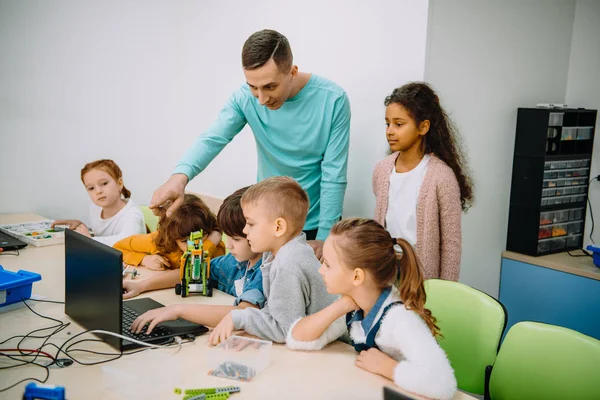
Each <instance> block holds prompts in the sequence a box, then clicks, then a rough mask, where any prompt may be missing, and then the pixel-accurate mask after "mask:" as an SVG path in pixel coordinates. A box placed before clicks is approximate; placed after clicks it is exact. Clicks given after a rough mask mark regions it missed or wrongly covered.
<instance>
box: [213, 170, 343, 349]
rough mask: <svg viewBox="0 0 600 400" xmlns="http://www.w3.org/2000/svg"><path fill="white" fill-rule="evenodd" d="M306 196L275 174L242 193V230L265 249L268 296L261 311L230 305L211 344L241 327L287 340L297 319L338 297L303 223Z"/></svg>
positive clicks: (257, 246)
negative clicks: (323, 274)
mask: <svg viewBox="0 0 600 400" xmlns="http://www.w3.org/2000/svg"><path fill="white" fill-rule="evenodd" d="M308 205H309V202H308V195H307V194H306V192H305V191H304V189H302V188H301V187H300V185H299V184H298V183H297V182H296V181H295V180H293V179H292V178H288V177H282V176H276V177H271V178H267V179H265V180H264V181H262V182H259V183H257V184H256V185H253V186H252V187H250V189H248V190H247V191H246V193H244V196H243V197H242V210H243V212H244V217H245V218H246V227H245V228H244V233H245V234H246V235H247V239H248V241H249V243H250V248H251V249H252V251H253V252H256V253H264V254H263V262H262V266H261V270H262V275H263V292H264V296H265V298H266V299H267V301H266V304H265V306H264V307H263V308H262V309H261V310H259V309H254V308H246V309H244V310H233V311H231V312H230V313H229V314H227V316H225V317H224V318H223V319H222V320H221V322H220V323H219V324H218V325H217V326H216V327H215V329H214V330H213V331H212V333H211V335H210V337H209V342H210V343H211V344H213V345H216V344H219V343H220V342H222V341H224V340H226V339H227V338H228V337H229V336H231V334H232V333H233V331H234V330H237V329H243V330H245V331H246V332H248V333H250V334H251V335H255V336H258V337H260V338H262V339H267V340H272V341H274V342H278V343H285V339H286V335H287V332H288V330H289V328H290V326H291V325H292V324H293V323H294V322H296V320H298V319H300V318H302V317H305V316H307V315H310V314H314V313H316V312H317V311H320V310H322V309H323V308H325V307H327V306H328V305H329V304H331V303H333V301H334V300H335V299H336V298H337V296H335V295H331V294H329V293H327V289H326V287H325V284H324V283H323V278H321V276H320V274H319V271H318V270H319V267H320V263H319V260H317V258H316V257H315V254H314V251H313V249H312V247H310V246H309V245H308V244H307V243H306V235H305V234H304V233H303V232H302V227H303V226H304V222H305V221H306V215H307V213H308Z"/></svg>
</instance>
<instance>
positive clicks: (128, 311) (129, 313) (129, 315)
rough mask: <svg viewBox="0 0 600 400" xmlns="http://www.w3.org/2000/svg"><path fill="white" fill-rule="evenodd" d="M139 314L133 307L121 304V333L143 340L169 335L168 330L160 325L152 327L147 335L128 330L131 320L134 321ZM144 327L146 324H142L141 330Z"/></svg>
mask: <svg viewBox="0 0 600 400" xmlns="http://www.w3.org/2000/svg"><path fill="white" fill-rule="evenodd" d="M139 316H140V314H139V313H138V312H137V311H135V310H134V309H133V308H131V307H129V306H128V305H126V304H123V335H125V336H129V337H131V338H134V339H136V340H141V341H143V342H147V341H150V340H152V339H158V338H161V337H163V336H167V335H169V332H168V331H167V330H166V329H164V328H163V327H162V326H157V327H156V328H154V330H153V331H152V333H151V334H149V335H146V334H145V333H133V332H131V330H130V329H131V324H133V321H135V320H136V318H137V317H139ZM146 328H147V325H146V326H144V328H143V330H146Z"/></svg>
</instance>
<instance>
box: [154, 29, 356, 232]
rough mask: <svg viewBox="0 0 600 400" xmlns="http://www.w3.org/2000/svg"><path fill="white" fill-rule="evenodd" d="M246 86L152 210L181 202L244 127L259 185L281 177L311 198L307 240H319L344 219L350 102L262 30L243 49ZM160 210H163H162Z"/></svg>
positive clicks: (276, 35) (285, 42) (165, 187)
mask: <svg viewBox="0 0 600 400" xmlns="http://www.w3.org/2000/svg"><path fill="white" fill-rule="evenodd" d="M242 65H243V68H244V75H245V76H246V84H245V85H243V86H242V87H241V88H240V89H238V90H237V91H235V92H234V93H233V94H232V95H231V97H230V98H229V100H228V102H227V104H226V105H225V107H223V109H222V110H221V113H220V114H219V117H218V118H217V121H216V122H215V123H214V124H213V125H212V126H211V127H210V128H209V129H208V130H207V131H206V132H204V133H203V134H201V135H200V137H199V138H198V140H197V141H196V143H195V144H194V145H193V146H192V147H191V148H190V149H189V150H188V151H187V152H186V153H185V155H184V156H183V158H182V159H181V161H180V162H179V164H177V167H176V168H175V172H174V173H173V175H172V176H171V178H170V179H169V180H168V181H167V182H166V183H165V184H164V185H162V186H161V187H160V188H158V189H157V190H156V191H155V192H154V195H153V196H152V201H151V204H150V208H151V209H153V210H154V211H155V213H156V214H159V213H160V211H161V210H160V209H159V207H161V206H163V207H168V208H167V215H170V213H171V212H173V211H174V210H175V209H176V208H177V207H178V206H179V205H180V204H181V202H182V201H183V194H184V190H185V186H186V185H187V183H188V182H189V181H190V180H191V179H193V178H194V177H195V176H196V175H198V174H199V173H200V172H202V171H203V170H204V169H205V168H206V166H207V165H208V164H209V163H210V162H211V161H212V160H213V159H214V158H215V157H216V156H217V155H218V154H219V153H220V152H221V150H223V148H224V147H225V145H227V144H228V143H229V142H231V141H232V140H233V138H234V137H235V136H236V135H237V134H238V133H239V132H240V131H241V130H242V128H243V127H244V126H245V125H246V124H249V125H250V128H251V129H252V132H253V133H254V137H255V138H256V147H257V151H258V177H257V178H258V181H261V180H263V179H265V178H268V177H270V176H276V175H282V176H289V177H292V178H294V179H295V180H296V181H298V183H299V184H300V186H302V188H304V190H306V192H307V193H308V196H309V199H310V208H309V211H308V218H307V220H306V224H305V225H304V231H305V232H306V235H307V239H309V240H312V239H317V240H324V239H325V238H326V237H327V235H328V234H329V231H330V229H331V227H332V226H333V224H334V223H335V222H337V221H338V220H339V219H340V218H341V215H342V205H343V203H344V193H345V191H346V184H347V181H346V170H347V166H348V143H349V139H350V103H349V101H348V96H347V95H346V92H344V90H343V89H342V88H341V87H340V86H338V85H337V84H335V83H333V82H332V81H330V80H328V79H325V78H322V77H319V76H316V75H314V74H310V73H306V72H299V71H298V67H297V66H296V65H293V57H292V50H291V48H290V45H289V42H288V40H287V38H286V37H285V36H283V35H282V34H280V33H278V32H276V31H273V30H262V31H259V32H256V33H254V34H252V35H251V36H250V37H249V38H248V40H246V42H245V43H244V47H243V49H242ZM161 209H162V207H161Z"/></svg>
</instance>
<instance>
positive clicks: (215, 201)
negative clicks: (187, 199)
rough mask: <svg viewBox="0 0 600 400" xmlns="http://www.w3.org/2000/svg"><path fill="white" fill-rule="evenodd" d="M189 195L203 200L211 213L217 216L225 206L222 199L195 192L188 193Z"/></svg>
mask: <svg viewBox="0 0 600 400" xmlns="http://www.w3.org/2000/svg"><path fill="white" fill-rule="evenodd" d="M187 193H189V194H193V195H196V196H198V197H200V198H201V199H202V201H203V202H204V203H206V205H207V206H208V208H210V211H212V212H213V214H215V215H217V214H218V213H219V208H220V207H221V204H223V199H222V198H220V197H214V196H210V195H207V194H200V193H194V192H187Z"/></svg>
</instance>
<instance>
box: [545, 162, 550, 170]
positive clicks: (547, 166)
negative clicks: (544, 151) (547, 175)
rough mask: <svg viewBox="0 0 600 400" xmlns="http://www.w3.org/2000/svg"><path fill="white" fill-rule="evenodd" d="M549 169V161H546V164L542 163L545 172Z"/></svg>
mask: <svg viewBox="0 0 600 400" xmlns="http://www.w3.org/2000/svg"><path fill="white" fill-rule="evenodd" d="M551 168H552V163H551V162H550V161H546V162H545V163H544V169H545V170H549V169H551Z"/></svg>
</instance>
